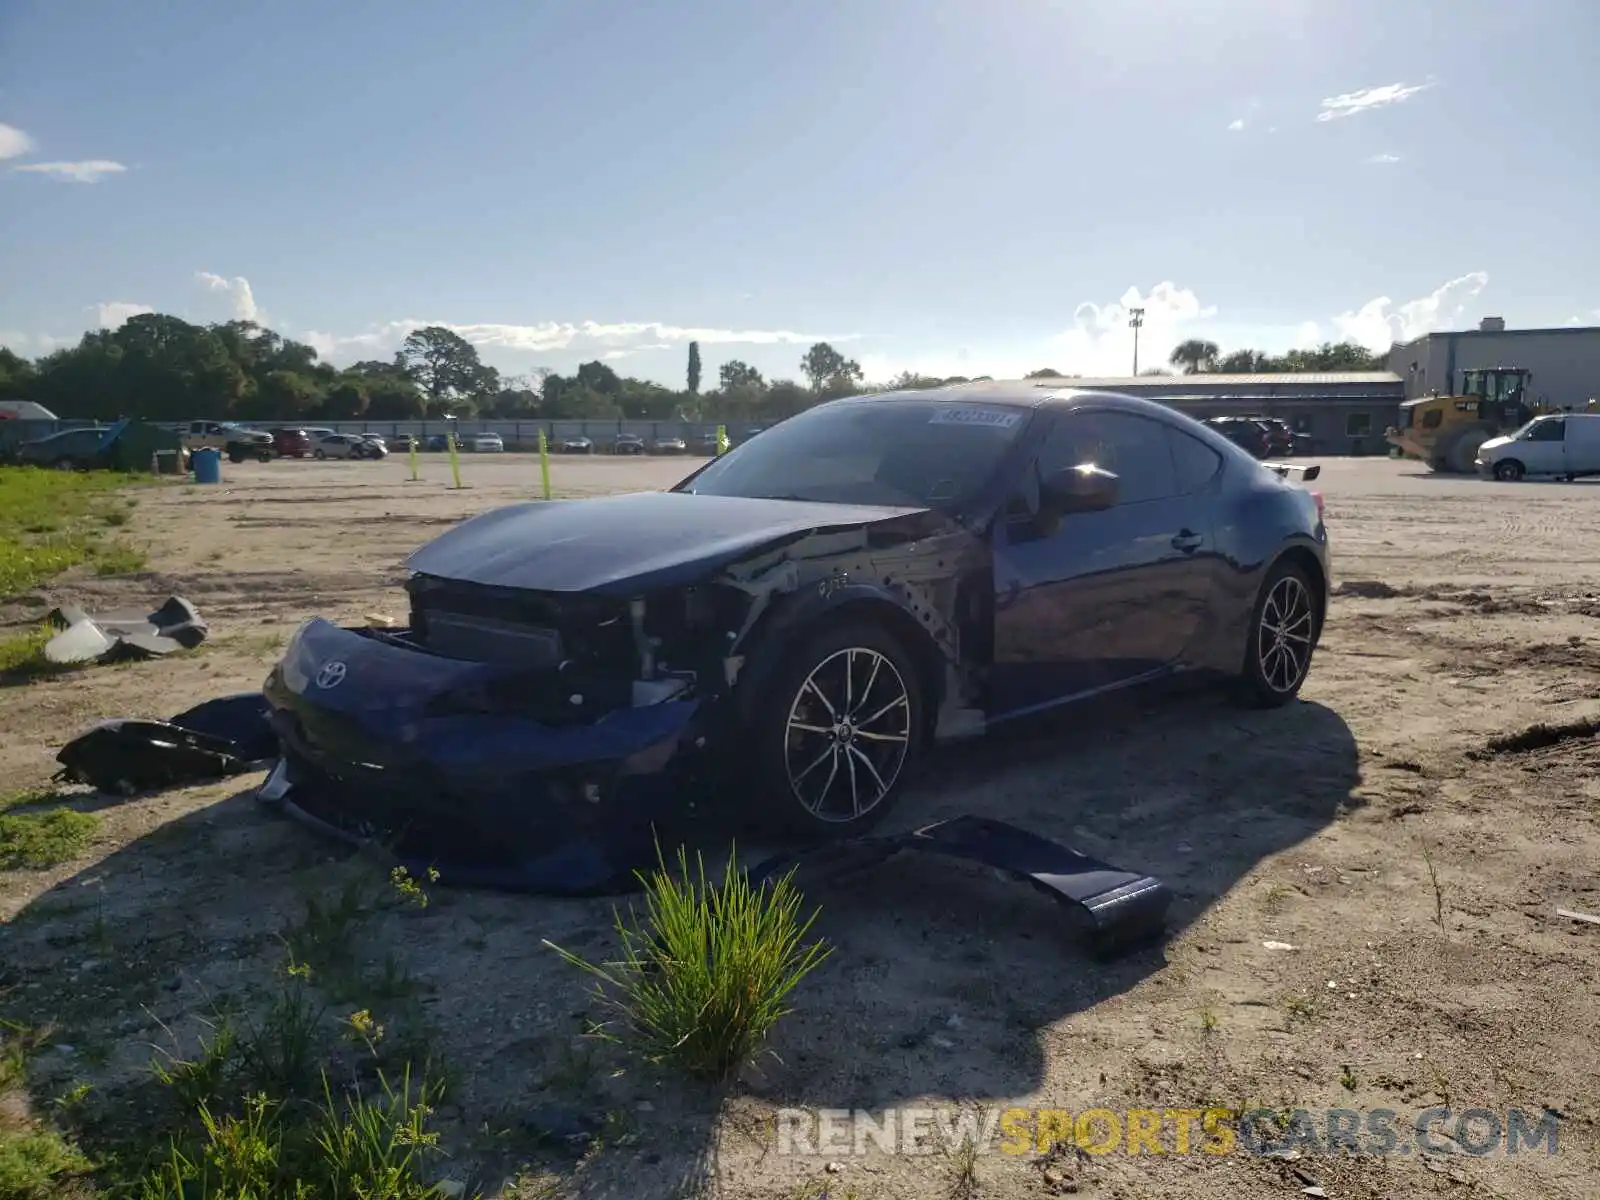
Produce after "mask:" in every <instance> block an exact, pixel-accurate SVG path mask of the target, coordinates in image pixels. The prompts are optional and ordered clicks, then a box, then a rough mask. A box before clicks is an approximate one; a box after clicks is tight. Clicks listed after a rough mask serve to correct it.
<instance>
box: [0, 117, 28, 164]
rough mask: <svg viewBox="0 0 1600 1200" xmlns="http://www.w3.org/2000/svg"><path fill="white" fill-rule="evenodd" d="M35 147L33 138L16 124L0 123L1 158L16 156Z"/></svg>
mask: <svg viewBox="0 0 1600 1200" xmlns="http://www.w3.org/2000/svg"><path fill="white" fill-rule="evenodd" d="M32 149H33V139H32V138H31V137H29V136H28V135H27V134H25V133H23V132H22V130H20V129H18V128H17V127H16V126H15V125H3V124H0V158H16V157H17V156H18V155H21V154H26V153H28V151H30V150H32Z"/></svg>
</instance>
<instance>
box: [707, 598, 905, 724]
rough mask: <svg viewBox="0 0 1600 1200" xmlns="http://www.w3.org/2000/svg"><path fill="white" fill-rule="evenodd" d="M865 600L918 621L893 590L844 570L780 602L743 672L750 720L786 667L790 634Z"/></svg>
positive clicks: (743, 707)
mask: <svg viewBox="0 0 1600 1200" xmlns="http://www.w3.org/2000/svg"><path fill="white" fill-rule="evenodd" d="M862 601H872V602H875V603H882V604H888V605H890V606H892V607H893V608H895V609H897V610H899V611H900V612H901V613H903V614H904V615H905V616H906V617H907V618H908V619H910V620H912V621H917V618H916V614H914V613H913V612H912V611H911V609H910V608H909V607H908V606H907V605H906V603H905V600H904V598H903V597H902V596H900V595H899V594H898V593H897V592H895V591H894V590H893V589H891V588H889V587H887V586H885V585H884V584H882V583H880V582H878V581H876V580H870V581H869V580H849V579H846V578H845V577H844V576H843V574H842V573H840V574H835V575H831V576H824V577H823V578H822V579H820V580H818V581H817V582H816V583H813V584H809V585H806V586H802V587H801V588H799V589H798V590H797V591H795V592H792V593H790V594H789V595H787V596H784V597H782V598H781V599H779V600H778V601H776V602H775V603H774V606H773V609H772V611H771V612H770V613H769V614H768V615H767V617H766V619H765V620H763V621H762V622H761V624H760V625H759V626H758V627H757V629H756V631H754V632H755V633H756V639H755V640H756V649H755V650H754V652H753V653H752V654H751V656H750V658H749V660H748V661H747V662H746V663H745V665H744V669H743V670H742V671H740V673H739V688H738V693H737V695H738V697H739V703H740V711H741V714H742V715H743V716H744V717H746V718H747V719H748V718H749V716H750V712H749V709H750V707H751V705H753V703H754V701H755V698H757V697H759V696H762V695H765V694H766V690H767V687H768V685H769V683H770V681H771V679H772V677H773V676H774V675H775V674H777V672H778V670H779V669H780V668H781V667H782V665H783V659H784V654H785V652H786V651H787V650H788V649H789V647H790V645H791V644H792V643H791V639H790V637H789V634H791V633H792V632H793V631H794V630H797V629H802V628H804V627H806V626H807V625H810V624H812V623H813V622H815V621H816V620H817V618H818V617H821V616H823V615H825V614H826V613H828V612H830V611H832V610H834V609H839V608H843V607H844V606H845V605H847V604H859V603H861V602H862ZM918 624H921V622H918ZM910 649H914V647H910Z"/></svg>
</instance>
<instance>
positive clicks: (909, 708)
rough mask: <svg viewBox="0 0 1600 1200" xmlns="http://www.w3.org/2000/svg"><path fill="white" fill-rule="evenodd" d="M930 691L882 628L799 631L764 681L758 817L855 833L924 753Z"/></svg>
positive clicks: (755, 720) (754, 735) (877, 815)
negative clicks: (799, 635) (799, 637)
mask: <svg viewBox="0 0 1600 1200" xmlns="http://www.w3.org/2000/svg"><path fill="white" fill-rule="evenodd" d="M925 704H926V699H925V694H924V689H923V686H922V681H921V679H920V677H919V675H918V673H917V669H916V664H915V662H914V661H913V660H912V657H911V655H910V654H909V653H908V652H907V651H906V649H905V647H904V646H902V645H901V644H900V642H899V640H898V639H897V638H895V637H894V636H893V635H892V634H891V633H889V631H888V630H886V629H884V628H883V627H882V626H880V625H878V624H876V623H874V622H870V621H862V622H854V623H850V624H845V625H841V626H838V627H836V628H833V629H818V630H816V631H815V632H813V633H811V634H810V635H809V636H805V637H804V640H803V641H801V642H800V643H799V644H798V645H797V646H796V647H795V648H794V649H793V650H792V651H791V652H790V653H789V654H788V655H787V656H786V657H785V659H784V661H783V663H782V665H781V666H780V667H779V668H778V670H777V672H776V673H775V675H774V676H772V677H771V678H770V679H769V680H767V681H765V683H764V686H763V687H762V688H761V699H760V701H759V702H758V704H757V706H756V708H755V710H754V712H753V714H752V721H751V726H750V730H749V732H750V734H751V742H750V745H751V747H752V750H753V752H754V754H755V756H756V763H755V767H756V773H757V777H758V779H759V781H760V784H761V791H762V794H763V798H764V800H765V805H764V812H763V814H762V815H763V817H764V818H765V820H764V821H763V824H766V825H768V826H771V827H773V828H775V829H776V830H779V831H782V832H786V833H793V834H799V835H801V836H804V837H809V838H825V839H832V838H841V837H851V836H854V835H856V834H858V833H861V832H863V831H865V830H867V829H870V828H872V827H873V826H874V825H876V824H877V823H878V822H879V821H880V820H882V818H883V817H884V816H886V815H887V814H888V812H889V810H890V809H891V808H892V807H893V806H894V805H895V803H896V802H898V800H899V798H900V794H901V792H902V790H903V784H904V781H905V779H906V778H907V776H908V775H909V773H910V771H911V769H912V768H913V766H914V765H915V763H916V762H917V760H918V758H919V757H920V754H921V751H922V743H923V740H924V731H925V729H926V727H927V721H926V709H925V707H924V706H925Z"/></svg>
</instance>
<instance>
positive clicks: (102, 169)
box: [11, 158, 128, 183]
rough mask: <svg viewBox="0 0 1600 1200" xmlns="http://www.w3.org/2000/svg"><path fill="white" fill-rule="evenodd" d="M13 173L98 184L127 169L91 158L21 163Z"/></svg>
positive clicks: (118, 164)
mask: <svg viewBox="0 0 1600 1200" xmlns="http://www.w3.org/2000/svg"><path fill="white" fill-rule="evenodd" d="M11 169H12V170H13V171H29V172H32V173H33V174H35V175H48V176H50V178H52V179H59V180H61V181H62V182H64V183H99V182H100V181H101V180H102V179H105V178H106V177H107V176H109V175H120V174H121V173H122V172H123V171H126V170H127V169H128V168H127V167H125V166H123V165H122V164H121V163H119V162H112V161H111V160H110V159H106V158H91V159H87V160H85V161H83V162H42V163H23V164H22V165H21V166H16V167H12V168H11Z"/></svg>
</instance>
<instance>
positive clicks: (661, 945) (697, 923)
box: [544, 847, 832, 1080]
mask: <svg viewBox="0 0 1600 1200" xmlns="http://www.w3.org/2000/svg"><path fill="white" fill-rule="evenodd" d="M656 854H657V860H658V862H659V864H660V865H659V868H658V869H657V870H655V871H652V872H650V873H648V874H646V873H643V872H640V873H639V880H640V882H641V883H642V884H643V885H644V891H645V900H644V908H645V911H644V914H643V916H642V918H641V917H640V915H639V914H637V913H636V912H635V911H634V909H633V908H632V907H631V906H630V908H629V910H628V915H627V917H626V918H624V917H623V915H622V913H621V911H620V910H614V912H615V924H616V931H617V937H618V940H619V941H620V943H621V948H622V958H621V961H619V962H614V963H605V964H596V963H590V962H587V961H585V960H584V959H582V958H579V957H578V956H577V955H575V954H573V953H571V952H570V951H568V950H564V949H562V948H561V947H560V946H557V945H555V944H554V943H552V942H550V941H548V940H547V941H545V943H544V944H545V945H546V946H548V947H549V948H550V949H552V950H554V951H555V952H556V953H557V954H559V955H561V957H562V958H564V959H566V960H567V962H569V963H571V964H572V965H573V966H576V967H578V968H580V969H581V970H583V971H585V972H586V973H588V974H589V975H590V976H592V977H593V979H594V984H595V986H594V993H595V997H596V1000H597V1001H598V1003H599V1004H600V1006H601V1007H602V1009H603V1010H604V1011H606V1012H608V1013H609V1014H610V1019H609V1020H607V1021H605V1022H603V1023H602V1024H601V1025H600V1027H599V1030H598V1033H599V1035H600V1036H603V1037H607V1038H609V1039H611V1040H613V1041H616V1042H617V1043H619V1044H620V1045H622V1046H623V1047H624V1048H625V1049H626V1050H628V1051H630V1052H631V1053H633V1054H635V1055H637V1056H638V1057H640V1058H642V1059H643V1060H645V1061H646V1062H650V1063H652V1064H655V1065H659V1066H668V1067H674V1068H677V1069H680V1070H682V1071H684V1072H686V1073H687V1074H689V1075H691V1076H694V1077H696V1078H700V1079H708V1080H721V1079H724V1078H726V1077H727V1076H729V1075H730V1074H732V1073H733V1072H734V1071H736V1070H738V1069H739V1067H741V1066H743V1065H744V1064H745V1063H746V1062H748V1061H749V1060H750V1058H751V1057H752V1056H753V1055H754V1054H755V1053H756V1051H757V1050H758V1049H759V1048H760V1047H761V1045H762V1044H763V1043H764V1042H765V1040H766V1038H767V1036H768V1035H769V1034H770V1033H771V1032H772V1029H773V1028H774V1027H775V1026H776V1025H777V1023H778V1022H779V1021H780V1020H781V1019H782V1018H783V1017H784V1016H786V1015H787V1014H788V1013H789V1012H790V1011H791V1010H790V1008H788V1007H787V1002H788V999H789V996H790V994H791V993H792V992H793V991H794V989H795V987H796V986H797V985H798V984H799V983H800V981H801V980H802V979H804V978H805V977H806V976H807V975H808V974H810V973H811V971H813V970H815V969H816V967H817V966H818V965H819V964H821V962H822V961H823V960H824V959H825V958H827V956H828V955H829V954H830V953H831V952H832V950H831V947H829V946H827V945H825V944H824V943H823V942H821V941H820V940H819V941H815V942H811V943H809V944H808V943H807V941H806V937H807V934H808V933H809V932H810V930H811V926H812V924H813V923H814V922H815V921H816V918H817V913H816V911H813V912H812V913H811V915H810V916H809V917H805V918H802V917H801V915H800V893H799V891H798V890H797V889H796V888H795V887H794V884H793V881H792V878H793V873H792V872H791V873H790V874H789V875H785V876H784V877H783V878H781V879H779V880H776V881H774V882H767V883H763V884H762V885H761V886H760V887H755V886H753V885H752V884H751V883H750V880H749V878H748V876H747V875H746V874H745V873H744V872H743V871H742V870H740V869H739V867H738V866H737V864H736V862H735V860H734V857H733V856H732V855H731V854H730V856H729V859H728V865H727V869H726V870H725V872H724V874H723V879H722V883H721V885H720V886H713V885H712V883H711V882H710V881H709V880H708V879H707V878H706V868H705V861H704V859H703V858H701V856H700V855H699V854H696V856H695V859H696V871H695V873H694V874H693V875H691V874H690V872H689V863H688V855H687V853H686V852H685V851H684V850H683V849H682V848H680V849H679V851H678V868H679V871H678V875H677V876H676V877H675V876H674V875H673V874H672V873H671V872H669V871H668V869H667V866H666V862H665V860H664V859H663V858H662V857H661V852H660V848H659V847H658V848H657V852H656Z"/></svg>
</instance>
